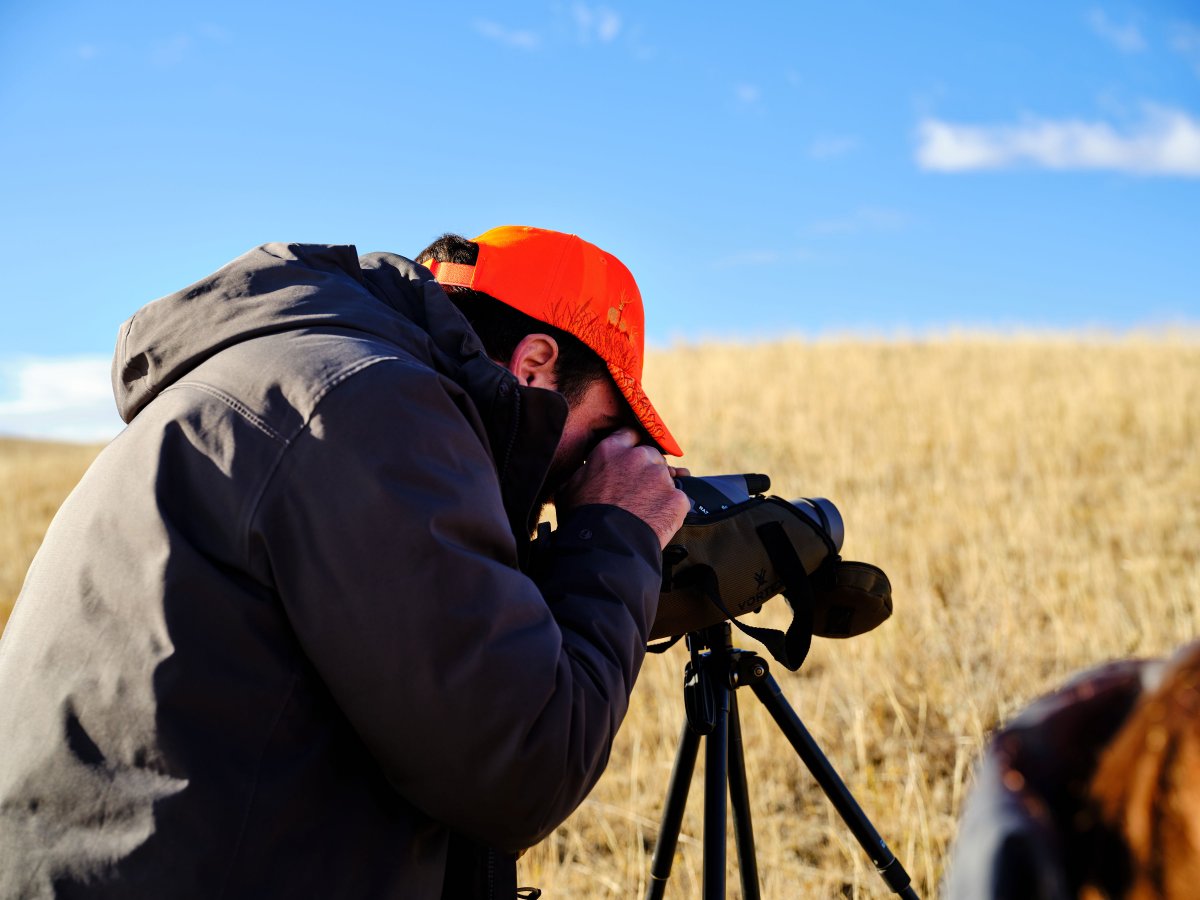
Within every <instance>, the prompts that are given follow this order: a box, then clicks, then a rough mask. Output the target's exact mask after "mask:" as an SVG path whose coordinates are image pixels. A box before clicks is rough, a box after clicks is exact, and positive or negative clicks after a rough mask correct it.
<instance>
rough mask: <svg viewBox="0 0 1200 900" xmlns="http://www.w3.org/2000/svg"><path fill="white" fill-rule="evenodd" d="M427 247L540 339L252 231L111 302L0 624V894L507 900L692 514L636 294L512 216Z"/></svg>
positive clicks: (592, 250)
mask: <svg viewBox="0 0 1200 900" xmlns="http://www.w3.org/2000/svg"><path fill="white" fill-rule="evenodd" d="M448 244H449V245H452V249H453V250H454V253H457V254H458V256H457V257H456V258H455V259H453V260H451V259H449V258H448V257H447V258H446V259H439V258H438V256H439V254H441V255H442V256H447V254H446V253H442V252H441V251H443V250H445V248H446V246H447V245H448ZM419 258H421V259H422V260H428V262H429V264H430V266H431V267H432V268H433V269H434V270H435V271H440V274H439V276H438V277H440V278H441V279H442V280H444V281H445V282H446V284H447V286H448V289H449V290H450V291H451V292H455V293H461V294H462V295H463V297H462V300H463V303H464V308H466V307H473V309H472V310H471V314H473V315H480V316H484V318H486V315H485V314H484V313H482V312H480V310H479V308H478V307H479V305H480V304H481V303H482V304H483V305H484V306H486V305H487V302H488V300H489V298H490V299H492V300H499V301H501V302H502V303H503V304H505V305H508V306H512V307H515V308H517V309H519V310H520V311H522V312H523V313H524V314H526V315H529V316H531V317H532V319H533V320H534V325H535V327H533V329H532V330H530V331H528V332H526V333H525V334H524V335H522V336H521V338H520V339H519V340H517V341H516V343H515V345H513V346H512V347H511V350H507V349H506V350H505V351H503V352H500V351H495V350H493V348H492V346H491V345H489V335H488V334H487V333H483V331H484V326H482V325H480V333H478V334H477V333H476V330H475V329H473V328H471V327H470V326H469V325H468V324H467V321H466V320H465V318H464V316H463V314H461V313H460V312H459V311H458V309H457V308H456V307H455V306H454V305H453V304H452V303H451V302H450V300H449V299H448V298H447V294H446V292H445V291H444V290H443V287H442V286H441V285H440V284H439V283H438V281H437V280H435V278H434V277H433V276H432V275H431V274H430V272H429V271H428V270H427V269H426V268H423V267H421V266H418V265H415V264H414V263H412V262H410V261H408V260H406V259H403V258H401V257H398V256H394V255H390V254H373V255H370V256H366V257H363V258H362V259H359V258H357V254H356V252H355V251H354V248H352V247H330V246H306V245H280V244H272V245H266V246H264V247H260V248H258V249H256V250H253V251H251V252H250V253H248V254H246V255H245V256H243V257H241V258H239V259H237V260H235V261H234V262H232V263H230V264H229V265H227V266H226V267H225V268H223V269H221V270H220V271H219V272H217V273H216V274H214V275H212V276H210V277H209V278H206V279H204V280H202V281H200V282H198V283H197V284H195V285H193V286H192V287H190V288H188V289H186V290H184V291H181V292H179V293H177V294H174V295H171V296H169V297H166V298H163V299H162V300H158V301H156V302H154V303H151V304H150V305H148V306H146V307H144V308H143V309H142V310H140V311H139V312H137V313H136V314H135V315H134V316H133V317H132V318H131V319H130V320H129V321H127V322H126V323H125V325H124V326H123V328H122V330H121V333H120V336H119V341H118V347H117V354H116V358H115V361H114V367H113V381H114V388H115V391H116V394H117V401H118V406H119V408H120V410H121V413H122V416H123V417H124V418H125V420H126V421H127V422H129V423H130V424H129V427H128V428H127V429H126V430H125V431H124V432H123V433H122V434H121V435H120V436H118V437H117V438H116V439H115V440H114V441H113V442H112V444H110V445H109V446H108V447H107V448H106V449H105V450H104V451H103V452H102V453H101V454H100V456H99V457H98V458H97V460H96V462H95V463H94V465H93V466H92V468H91V469H90V470H89V472H88V473H87V474H86V475H85V476H84V478H83V480H82V481H81V483H80V484H79V486H78V488H77V489H76V490H75V491H74V492H73V494H72V495H71V496H70V497H69V498H68V500H67V501H66V502H65V503H64V504H63V507H62V509H61V511H60V512H59V514H58V516H57V517H56V519H55V521H54V522H53V523H52V525H51V527H50V529H49V531H48V533H47V536H46V540H45V542H44V544H43V546H42V548H41V550H40V551H39V553H38V556H37V557H36V559H35V560H34V563H33V565H32V566H31V568H30V572H29V575H28V577H27V579H26V583H25V586H24V588H23V590H22V593H21V596H20V598H19V600H18V602H17V605H16V608H15V610H14V612H13V616H12V618H11V620H10V622H9V625H8V628H7V631H6V633H5V635H4V637H3V641H2V643H0V734H2V735H3V736H4V741H3V751H2V752H0V896H4V897H9V896H20V897H42V896H52V895H53V896H69V897H85V896H86V897H156V898H157V897H192V896H195V897H217V896H220V897H270V896H287V897H292V896H312V897H322V898H325V897H406V898H411V897H415V898H424V897H433V898H436V897H439V896H442V897H471V896H489V897H490V896H496V897H511V896H512V895H513V893H514V890H515V875H514V872H515V867H514V864H513V857H514V854H515V853H516V852H518V851H519V850H520V849H522V848H524V847H528V846H531V845H533V844H534V843H536V842H538V841H539V840H541V839H542V838H543V837H545V836H546V835H547V834H548V833H549V832H550V831H551V830H552V829H553V828H554V827H555V826H556V825H558V824H559V823H560V822H561V821H562V820H563V819H564V818H566V816H567V815H568V814H570V812H571V811H572V810H573V809H574V808H575V807H576V806H577V805H578V804H579V802H580V801H581V800H582V799H583V797H584V796H585V795H586V794H587V792H588V791H589V790H590V788H591V787H592V785H593V784H594V783H595V781H596V779H597V778H598V777H599V775H600V773H601V771H602V770H603V768H604V765H605V762H606V760H607V756H608V752H609V748H610V745H611V742H612V740H613V736H614V734H615V732H616V730H617V727H618V725H619V724H620V721H621V719H622V717H623V715H624V713H625V710H626V707H627V703H628V698H629V693H630V691H631V689H632V687H633V682H634V679H635V677H636V674H637V671H638V668H639V666H640V663H641V660H642V656H643V652H644V643H645V640H646V636H647V634H648V630H649V627H650V624H651V622H652V619H653V617H654V613H655V607H656V604H657V596H658V590H659V586H660V584H659V583H660V565H661V551H662V548H663V546H664V545H665V544H666V542H667V541H668V540H669V538H670V537H671V536H672V535H673V534H674V532H675V531H676V530H677V529H678V527H679V526H680V524H681V523H682V521H683V517H684V515H685V513H686V511H687V507H688V503H687V499H686V497H685V496H684V495H683V494H682V493H681V492H680V491H678V490H676V489H675V487H674V484H673V482H672V475H673V474H674V473H675V471H676V470H673V469H671V468H670V467H669V466H667V465H666V464H665V461H664V459H663V455H662V452H660V451H667V452H669V453H672V454H678V453H679V448H678V445H677V444H676V443H675V441H674V439H673V438H672V437H671V435H670V433H669V432H668V431H667V430H666V428H665V426H664V425H663V423H662V421H661V419H660V418H659V416H658V415H657V413H656V412H655V411H654V409H653V407H652V406H651V405H650V403H649V401H648V399H647V398H646V396H645V393H644V391H642V389H641V385H640V378H641V366H642V347H643V339H642V333H641V331H642V308H641V299H640V296H639V294H638V292H637V287H636V285H635V283H634V281H633V278H632V276H630V275H629V272H628V270H627V269H625V267H624V266H623V265H622V264H621V263H620V262H619V261H618V260H617V259H616V258H615V257H613V256H611V255H609V254H607V253H605V252H604V251H601V250H600V249H598V248H596V247H594V246H592V245H591V244H588V243H586V242H584V241H582V240H580V239H579V238H577V237H574V236H570V235H564V234H559V233H556V232H549V231H544V230H539V229H529V228H516V227H505V228H499V229H494V230H493V231H489V232H487V233H486V234H484V235H481V236H480V237H479V238H477V239H476V240H475V241H473V242H463V241H462V240H461V239H455V238H449V237H448V238H445V239H443V241H441V242H439V244H435V245H434V247H433V248H431V252H430V253H427V254H420V255H419ZM480 321H483V319H480ZM497 327H498V328H499V326H497ZM501 330H502V329H501ZM567 338H570V340H567ZM481 339H482V343H481V342H480V341H481ZM575 339H579V340H580V341H581V342H582V344H583V345H585V348H586V349H588V350H589V352H591V353H594V354H595V355H596V356H597V357H599V360H600V363H599V364H598V366H597V365H596V364H593V365H592V366H591V367H592V369H593V370H596V369H597V367H598V368H599V376H600V377H597V378H584V379H583V381H582V383H580V380H579V379H578V378H577V377H576V375H577V372H574V371H572V367H571V366H568V367H567V368H566V369H563V368H562V367H560V365H559V363H560V361H561V357H562V356H563V355H564V353H565V354H566V355H567V356H572V357H574V358H579V356H580V354H579V353H578V351H579V349H580V348H578V347H574V346H571V347H568V348H566V349H565V350H564V349H562V348H561V347H560V344H571V342H572V341H574V340H575ZM583 357H584V358H585V359H586V357H587V354H586V353H584V354H583ZM576 368H577V367H576ZM567 382H571V383H572V384H573V387H571V389H570V395H571V402H570V403H568V400H567V399H565V398H564V395H563V394H562V393H559V392H558V391H557V390H556V387H558V385H559V384H560V383H563V384H566V383H567ZM632 423H636V424H637V428H636V429H635V428H633V427H629V425H630V424H632ZM643 435H644V436H651V437H652V439H653V444H650V443H647V442H646V441H645V440H643V437H642V436H643ZM584 460H586V465H583V462H584ZM548 473H549V474H548ZM548 478H549V479H550V480H548ZM551 492H552V493H553V499H554V500H555V502H556V507H557V510H556V511H557V515H558V522H559V526H558V528H557V530H556V531H555V532H554V533H553V534H552V535H548V536H547V535H544V536H543V537H542V538H540V539H539V540H538V541H536V542H534V543H533V544H532V545H531V542H530V540H529V536H530V533H531V530H532V529H533V526H534V524H535V521H536V511H537V509H538V508H539V504H540V502H541V501H543V500H545V499H546V498H547V496H548V495H549V494H550V493H551ZM534 548H536V549H534Z"/></svg>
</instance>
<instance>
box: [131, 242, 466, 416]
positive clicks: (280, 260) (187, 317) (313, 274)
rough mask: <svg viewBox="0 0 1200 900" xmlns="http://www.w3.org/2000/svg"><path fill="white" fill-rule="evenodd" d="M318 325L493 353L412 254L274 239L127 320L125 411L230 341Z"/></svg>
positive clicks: (454, 351)
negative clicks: (366, 252) (365, 251)
mask: <svg viewBox="0 0 1200 900" xmlns="http://www.w3.org/2000/svg"><path fill="white" fill-rule="evenodd" d="M396 313H399V314H400V315H396ZM413 325H416V326H417V327H416V328H415V329H414V328H413V327H412V326H413ZM310 327H326V328H328V327H336V328H346V329H350V330H354V331H360V332H365V333H367V334H371V335H374V336H378V337H381V338H385V339H388V340H392V341H395V342H398V343H400V344H402V345H404V346H411V345H412V342H413V341H414V340H418V341H421V342H422V343H424V344H425V345H426V352H427V353H428V355H429V357H430V358H431V359H433V360H434V362H435V363H439V362H442V363H445V362H449V361H450V360H456V361H462V360H465V359H468V358H471V357H479V356H483V357H485V358H486V354H484V351H483V347H482V345H481V344H480V342H479V339H478V337H477V336H476V335H475V333H474V332H473V331H472V330H471V329H470V327H469V326H467V325H466V321H465V319H463V318H462V317H461V316H460V315H459V314H458V311H457V310H456V309H455V308H454V306H453V304H451V303H449V302H448V300H447V298H446V296H445V294H444V293H443V291H442V288H441V287H440V286H439V285H438V283H437V282H436V281H435V280H434V279H433V277H432V276H431V275H430V274H429V272H428V271H427V270H426V269H424V268H422V267H420V266H418V265H416V264H415V263H413V262H412V261H411V260H408V259H405V258H404V257H402V256H397V255H395V254H390V253H375V254H371V255H369V256H366V257H363V258H362V259H361V260H360V259H359V257H358V251H357V250H356V249H355V248H354V247H353V246H350V245H346V246H327V245H312V244H264V245H263V246H261V247H257V248H255V249H254V250H251V251H250V252H249V253H246V254H244V255H243V256H240V257H238V258H237V259H235V260H234V261H233V262H231V263H229V264H228V265H226V266H224V267H223V268H222V269H220V270H219V271H217V272H216V273H214V274H212V275H210V276H208V277H207V278H204V279H202V280H200V281H198V282H196V283H195V284H193V285H191V286H190V287H188V288H185V289H184V290H182V291H178V292H177V293H174V294H171V295H169V296H166V297H163V298H161V299H159V300H155V301H154V302H153V303H149V304H147V305H146V306H144V307H142V308H141V309H140V310H138V311H137V312H136V313H134V314H133V316H131V317H130V318H129V319H128V320H127V321H126V322H125V323H124V324H123V325H122V326H121V329H120V332H119V333H118V337H117V348H116V354H115V356H114V359H113V368H112V381H113V394H114V396H115V398H116V402H117V410H118V412H119V413H120V414H121V418H122V419H124V420H125V421H126V422H131V421H132V420H133V418H134V417H135V416H136V415H137V414H138V413H139V412H140V411H141V410H142V409H143V408H144V407H145V406H146V404H147V403H149V402H150V401H151V400H153V399H154V398H155V397H156V396H157V395H158V394H159V393H161V392H162V391H163V390H165V389H166V388H167V387H169V386H171V385H172V384H174V383H175V382H177V381H179V380H180V379H181V378H183V377H185V376H186V375H187V374H188V373H189V372H190V371H192V370H193V369H194V368H196V367H197V366H198V365H200V364H201V363H203V362H204V361H205V360H206V359H208V358H209V357H211V356H212V355H213V354H215V353H218V352H220V351H221V350H223V349H225V348H226V347H229V346H231V345H233V344H236V343H239V342H241V341H245V340H249V339H251V338H255V337H260V336H262V335H266V334H272V333H275V332H279V331H289V330H294V329H302V328H310Z"/></svg>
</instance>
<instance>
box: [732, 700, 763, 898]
mask: <svg viewBox="0 0 1200 900" xmlns="http://www.w3.org/2000/svg"><path fill="white" fill-rule="evenodd" d="M729 801H730V806H731V807H732V808H733V828H734V833H735V834H736V835H737V851H738V867H739V869H740V870H741V874H742V898H743V900H758V898H759V893H758V858H757V856H756V854H755V851H754V823H753V822H752V821H751V818H750V791H749V789H748V788H747V787H746V755H745V752H744V750H743V748H742V723H741V717H740V716H739V715H738V701H737V692H736V691H733V692H731V693H730V695H729Z"/></svg>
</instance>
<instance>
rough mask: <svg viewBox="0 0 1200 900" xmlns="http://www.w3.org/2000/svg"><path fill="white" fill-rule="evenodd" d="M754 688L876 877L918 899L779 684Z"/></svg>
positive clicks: (761, 683)
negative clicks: (873, 869)
mask: <svg viewBox="0 0 1200 900" xmlns="http://www.w3.org/2000/svg"><path fill="white" fill-rule="evenodd" d="M753 688H754V693H755V695H756V696H757V697H758V699H759V700H761V701H762V703H763V706H765V707H766V708H767V710H768V711H769V712H770V713H771V717H772V718H774V719H775V723H776V724H777V725H778V726H779V728H780V729H781V730H782V731H783V733H784V735H786V737H787V739H788V740H789V741H790V742H791V744H792V746H793V747H795V748H796V752H797V753H798V754H799V755H800V758H801V759H802V760H803V761H804V764H805V765H806V766H808V769H809V771H810V772H812V773H813V777H814V778H816V779H817V783H818V784H820V785H821V788H822V789H823V790H824V791H825V794H826V796H828V797H829V800H830V802H832V803H833V805H834V808H835V809H836V810H837V811H838V814H839V815H840V816H841V817H842V819H843V820H844V821H845V823H846V824H847V825H848V826H850V831H851V832H853V834H854V837H855V838H856V839H857V840H858V842H859V844H861V845H862V848H863V849H864V850H865V851H867V855H868V856H869V857H870V858H871V862H873V863H874V864H875V868H876V869H878V870H879V874H880V875H881V876H882V877H883V880H884V881H886V882H887V884H888V887H890V888H891V889H892V892H893V893H896V894H899V895H900V896H901V897H904V898H905V900H917V895H916V893H915V892H914V891H913V889H912V887H911V886H910V882H911V879H910V878H909V877H908V873H907V872H906V871H904V867H903V866H902V865H900V861H899V860H898V859H896V857H895V856H894V855H893V854H892V851H891V850H889V849H888V846H887V844H885V843H884V842H883V838H881V837H880V836H879V832H878V831H876V830H875V826H874V825H872V824H871V822H870V820H869V819H868V818H867V816H866V814H865V813H864V812H863V811H862V808H861V807H860V806H859V805H858V802H857V801H856V800H855V799H854V797H853V795H852V794H851V793H850V791H849V790H847V789H846V785H845V784H844V783H843V782H842V779H841V777H840V776H839V775H838V773H837V772H836V771H834V768H833V766H831V765H830V764H829V760H827V759H826V758H825V754H824V753H822V752H821V748H820V747H818V746H817V743H816V741H814V740H813V739H812V735H810V734H809V733H808V729H807V728H805V727H804V723H803V722H801V721H800V717H799V716H798V715H796V712H795V710H793V709H792V707H791V706H790V705H789V704H788V702H787V699H786V698H785V697H784V696H783V691H781V690H780V689H779V684H778V682H776V681H775V679H774V678H773V677H772V676H770V675H768V676H767V677H766V678H764V679H763V680H762V681H757V682H755V683H754V684H753Z"/></svg>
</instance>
